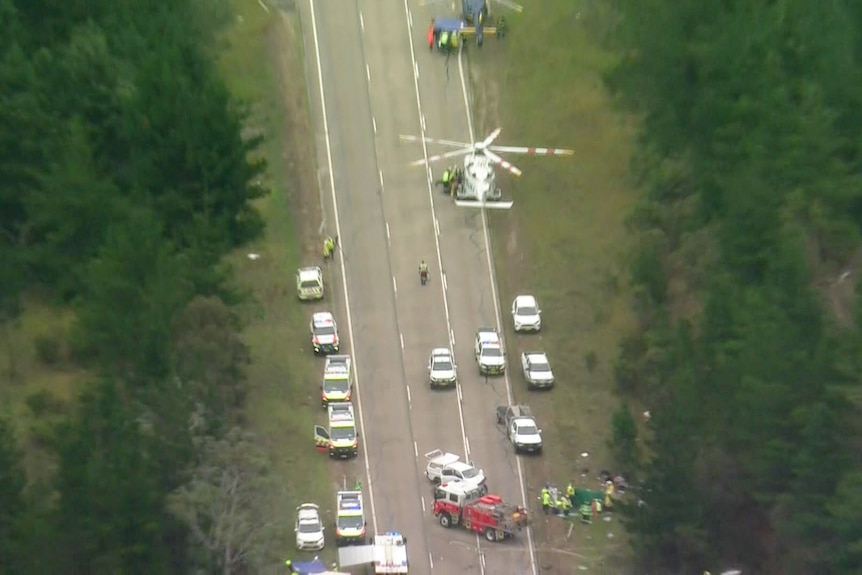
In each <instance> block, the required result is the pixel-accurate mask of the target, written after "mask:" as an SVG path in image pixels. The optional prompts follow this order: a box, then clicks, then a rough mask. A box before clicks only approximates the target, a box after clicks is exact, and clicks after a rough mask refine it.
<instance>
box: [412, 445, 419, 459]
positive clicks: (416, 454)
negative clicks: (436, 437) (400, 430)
mask: <svg viewBox="0 0 862 575" xmlns="http://www.w3.org/2000/svg"><path fill="white" fill-rule="evenodd" d="M413 455H415V456H416V458H417V459H418V458H419V444H418V443H416V442H415V441H414V442H413Z"/></svg>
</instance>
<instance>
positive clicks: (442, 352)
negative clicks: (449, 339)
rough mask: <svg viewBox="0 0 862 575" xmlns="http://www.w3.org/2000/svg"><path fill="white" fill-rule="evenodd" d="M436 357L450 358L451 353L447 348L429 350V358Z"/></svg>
mask: <svg viewBox="0 0 862 575" xmlns="http://www.w3.org/2000/svg"><path fill="white" fill-rule="evenodd" d="M438 355H445V356H446V357H452V353H451V352H450V351H449V348H448V347H435V348H434V349H432V350H431V356H432V357H436V356H438Z"/></svg>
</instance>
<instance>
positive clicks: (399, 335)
mask: <svg viewBox="0 0 862 575" xmlns="http://www.w3.org/2000/svg"><path fill="white" fill-rule="evenodd" d="M398 337H399V338H401V349H404V334H403V333H399V334H398Z"/></svg>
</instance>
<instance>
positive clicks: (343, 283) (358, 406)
mask: <svg viewBox="0 0 862 575" xmlns="http://www.w3.org/2000/svg"><path fill="white" fill-rule="evenodd" d="M308 5H309V8H310V9H311V29H312V39H313V40H314V56H315V59H316V61H317V81H318V87H319V89H320V105H321V114H322V116H323V136H324V140H325V142H326V163H327V166H328V168H329V191H330V194H331V195H332V207H333V212H335V214H334V215H335V233H336V234H337V235H336V237H339V236H341V222H340V220H339V217H338V198H337V196H336V193H335V171H334V170H333V168H332V144H331V142H330V138H329V120H328V118H327V116H326V94H325V93H324V90H323V66H322V65H321V63H320V42H319V40H318V36H317V17H316V15H315V9H314V0H308ZM335 251H336V252H338V262H339V264H341V287H342V289H343V290H344V307H345V310H346V311H347V333H348V334H349V336H350V348H351V349H350V351H351V352H353V347H354V342H355V341H356V340H355V339H354V336H353V320H352V319H351V315H352V314H351V313H350V294H349V292H348V290H347V268H346V267H345V265H344V251H343V250H335ZM351 355H352V356H353V358H352V359H353V383H354V386H355V388H356V411H357V413H358V415H359V425H360V426H361V429H362V431H363V432H365V431H366V427H365V417H364V415H363V412H362V388H361V385H360V379H359V365H358V363H359V362H358V361H357V358H356V354H355V353H351ZM362 457H363V463H364V464H365V480H366V485H367V486H368V501H369V504H370V507H371V523H372V527H373V529H374V532H375V533H377V509H376V507H375V506H374V483H373V481H372V477H371V464H370V462H369V460H368V449H367V448H366V449H363V450H362Z"/></svg>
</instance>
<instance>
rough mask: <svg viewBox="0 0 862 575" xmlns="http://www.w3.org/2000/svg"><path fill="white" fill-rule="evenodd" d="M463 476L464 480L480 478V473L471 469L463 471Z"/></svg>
mask: <svg viewBox="0 0 862 575" xmlns="http://www.w3.org/2000/svg"><path fill="white" fill-rule="evenodd" d="M461 475H462V476H463V477H464V479H473V478H474V477H479V472H478V471H476V470H475V469H473V468H472V467H471V468H470V469H465V470H463V471H462V472H461Z"/></svg>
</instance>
